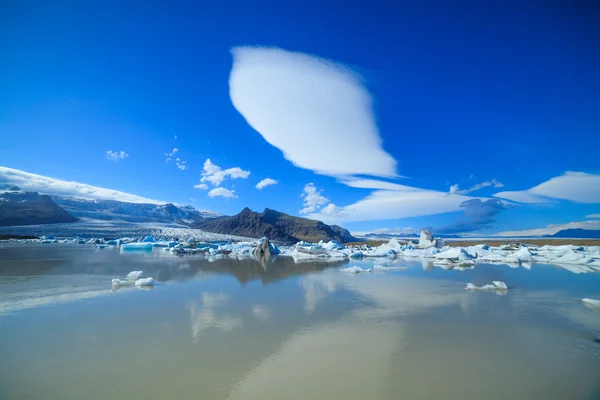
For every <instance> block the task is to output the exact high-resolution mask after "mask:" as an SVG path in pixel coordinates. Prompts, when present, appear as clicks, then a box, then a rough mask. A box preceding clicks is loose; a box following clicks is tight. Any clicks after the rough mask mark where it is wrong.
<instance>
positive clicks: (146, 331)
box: [0, 242, 600, 400]
mask: <svg viewBox="0 0 600 400" xmlns="http://www.w3.org/2000/svg"><path fill="white" fill-rule="evenodd" d="M300 261H303V262H300ZM375 264H377V265H379V266H378V267H375ZM351 267H356V268H354V272H356V271H357V268H360V269H362V270H366V269H371V270H372V272H370V273H366V272H361V273H351V272H353V271H349V272H342V271H341V270H342V269H347V268H351ZM139 270H142V271H143V276H144V277H152V278H153V280H154V286H148V285H146V286H144V285H142V286H136V285H125V286H117V287H114V286H112V285H111V281H112V279H121V280H125V278H126V276H127V274H128V273H129V272H131V271H139ZM595 271H596V270H595V269H593V268H588V269H578V268H574V267H570V266H568V265H564V266H559V265H552V264H540V263H535V264H533V265H530V264H523V265H519V264H512V265H509V264H486V263H482V262H479V263H477V264H476V265H471V266H468V267H460V268H458V267H456V268H452V269H448V267H447V266H445V265H434V263H433V262H432V260H426V259H423V260H420V261H419V260H414V261H407V260H406V259H401V260H398V261H393V262H386V263H385V265H382V263H381V262H377V260H368V259H365V260H363V261H352V260H348V259H345V260H342V261H331V260H324V261H317V262H315V261H311V260H296V261H294V258H292V257H277V258H276V259H275V260H274V262H272V263H270V264H266V263H265V262H259V261H257V260H254V259H250V258H248V259H235V258H227V257H226V258H214V257H213V258H209V257H207V256H205V255H197V254H183V255H179V254H173V253H172V252H167V251H163V249H160V248H153V249H150V251H139V252H136V251H133V252H122V251H119V249H118V248H110V247H108V248H98V247H97V246H95V245H86V244H84V245H77V244H64V243H49V244H31V243H30V244H21V243H7V242H5V243H2V244H0V399H14V398H23V399H61V400H63V399H107V398H119V399H128V398H129V399H133V398H136V399H137V398H144V399H164V398H170V399H191V398H197V399H399V398H406V399H414V398H426V399H429V398H447V399H455V398H457V399H458V398H460V399H482V398H485V399H503V400H505V399H593V398H600V343H597V342H595V341H594V338H595V337H598V336H600V309H598V308H594V306H593V305H586V304H584V303H583V302H582V301H581V300H582V299H583V298H591V299H600V273H599V272H595ZM136 278H137V275H136ZM494 281H496V282H505V283H506V284H507V286H508V290H505V289H502V288H498V289H495V288H493V287H492V286H493V285H494V284H493V282H494ZM468 283H472V284H473V285H474V286H476V287H478V288H482V287H485V285H490V288H492V290H479V289H478V290H465V288H466V286H467V284H468Z"/></svg>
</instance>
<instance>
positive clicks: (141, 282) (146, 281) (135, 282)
mask: <svg viewBox="0 0 600 400" xmlns="http://www.w3.org/2000/svg"><path fill="white" fill-rule="evenodd" d="M143 276H144V271H131V272H129V273H128V274H127V276H125V279H119V278H116V279H113V280H112V287H113V290H116V289H118V288H120V287H123V286H136V287H147V286H154V279H152V278H151V277H146V278H144V277H143Z"/></svg>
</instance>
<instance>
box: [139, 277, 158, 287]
mask: <svg viewBox="0 0 600 400" xmlns="http://www.w3.org/2000/svg"><path fill="white" fill-rule="evenodd" d="M135 286H154V279H152V278H142V279H138V280H137V281H135Z"/></svg>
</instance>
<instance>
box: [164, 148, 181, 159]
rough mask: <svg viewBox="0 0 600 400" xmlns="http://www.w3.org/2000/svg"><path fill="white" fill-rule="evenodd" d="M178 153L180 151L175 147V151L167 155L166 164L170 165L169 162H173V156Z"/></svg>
mask: <svg viewBox="0 0 600 400" xmlns="http://www.w3.org/2000/svg"><path fill="white" fill-rule="evenodd" d="M178 151H179V149H178V148H177V147H175V148H174V149H173V151H171V152H170V153H165V157H166V159H165V163H168V162H169V161H171V158H173V156H174V155H175V154H177V152H178Z"/></svg>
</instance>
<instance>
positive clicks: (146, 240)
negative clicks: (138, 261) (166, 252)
mask: <svg viewBox="0 0 600 400" xmlns="http://www.w3.org/2000/svg"><path fill="white" fill-rule="evenodd" d="M154 241H155V240H154V237H153V236H151V235H149V236H146V237H145V238H144V240H142V243H154Z"/></svg>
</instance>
